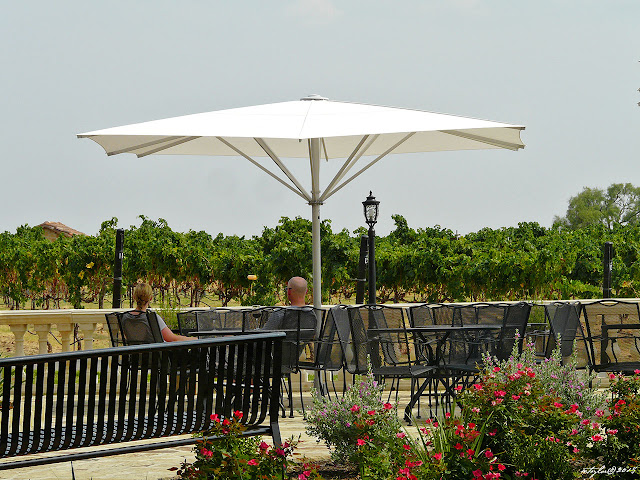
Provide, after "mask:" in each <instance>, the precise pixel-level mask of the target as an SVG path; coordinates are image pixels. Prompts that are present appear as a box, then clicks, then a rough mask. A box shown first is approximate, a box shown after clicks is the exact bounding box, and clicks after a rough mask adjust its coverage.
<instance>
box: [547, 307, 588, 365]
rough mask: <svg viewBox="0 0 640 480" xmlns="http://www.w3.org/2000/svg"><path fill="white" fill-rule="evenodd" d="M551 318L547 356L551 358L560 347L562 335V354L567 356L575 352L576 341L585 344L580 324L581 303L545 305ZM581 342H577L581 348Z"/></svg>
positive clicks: (564, 356)
mask: <svg viewBox="0 0 640 480" xmlns="http://www.w3.org/2000/svg"><path fill="white" fill-rule="evenodd" d="M545 310H546V312H547V318H548V320H549V338H548V340H547V344H546V348H545V357H547V358H549V357H550V356H551V354H552V353H553V351H554V350H555V349H556V348H557V347H558V337H560V355H561V356H562V358H567V357H569V356H571V354H572V353H573V345H574V341H575V342H577V341H578V340H579V342H580V344H582V345H583V346H585V345H584V335H583V333H582V326H581V325H580V313H579V312H580V303H578V302H553V303H550V304H548V305H545ZM580 344H578V343H576V346H577V347H578V348H579V347H580Z"/></svg>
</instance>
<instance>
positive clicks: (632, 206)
mask: <svg viewBox="0 0 640 480" xmlns="http://www.w3.org/2000/svg"><path fill="white" fill-rule="evenodd" d="M638 221H640V187H635V186H633V185H632V184H630V183H613V184H611V185H609V187H608V188H607V190H606V192H605V191H604V190H601V189H599V188H589V187H584V189H583V190H582V192H580V193H579V194H578V195H576V196H574V197H571V198H570V199H569V206H568V208H567V213H566V216H565V217H562V218H558V217H556V218H555V219H554V223H555V224H557V225H558V226H562V227H567V228H570V229H576V228H582V227H586V226H589V225H605V226H606V227H607V228H609V229H612V228H614V227H615V226H620V225H635V224H638Z"/></svg>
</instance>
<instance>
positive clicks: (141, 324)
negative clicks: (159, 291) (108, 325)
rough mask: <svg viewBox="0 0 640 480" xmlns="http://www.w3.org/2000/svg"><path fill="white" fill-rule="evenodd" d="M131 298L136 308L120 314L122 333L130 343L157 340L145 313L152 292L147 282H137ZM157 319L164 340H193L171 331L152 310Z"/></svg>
mask: <svg viewBox="0 0 640 480" xmlns="http://www.w3.org/2000/svg"><path fill="white" fill-rule="evenodd" d="M133 300H134V301H135V303H136V309H135V310H132V311H130V312H126V313H124V315H123V316H122V324H123V325H122V328H123V330H124V332H123V333H124V335H125V337H128V338H127V342H128V343H130V344H136V343H154V342H157V341H158V340H157V339H156V338H155V336H154V335H153V333H152V332H153V327H152V326H151V325H149V318H148V315H147V309H148V308H149V304H150V303H151V300H153V292H152V290H151V286H150V285H149V284H148V283H139V284H138V285H136V287H135V288H134V289H133ZM153 313H154V315H155V317H156V318H157V320H158V328H159V330H160V334H161V335H162V339H163V340H164V341H165V342H176V341H180V340H194V339H193V338H191V337H185V336H184V335H177V334H175V333H173V332H172V331H171V329H170V328H169V327H167V324H166V323H165V321H164V320H163V319H162V317H161V316H160V315H158V314H157V313H155V312H153Z"/></svg>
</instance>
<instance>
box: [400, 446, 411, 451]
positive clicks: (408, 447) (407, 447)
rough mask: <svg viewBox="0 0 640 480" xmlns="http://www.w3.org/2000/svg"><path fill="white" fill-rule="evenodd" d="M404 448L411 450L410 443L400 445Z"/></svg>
mask: <svg viewBox="0 0 640 480" xmlns="http://www.w3.org/2000/svg"><path fill="white" fill-rule="evenodd" d="M402 448H404V449H405V450H411V445H402Z"/></svg>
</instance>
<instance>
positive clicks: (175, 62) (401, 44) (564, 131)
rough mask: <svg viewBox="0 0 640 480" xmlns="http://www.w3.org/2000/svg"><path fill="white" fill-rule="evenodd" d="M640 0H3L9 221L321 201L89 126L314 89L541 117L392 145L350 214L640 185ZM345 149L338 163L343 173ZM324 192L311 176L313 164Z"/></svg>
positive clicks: (279, 208) (348, 217) (362, 183)
mask: <svg viewBox="0 0 640 480" xmlns="http://www.w3.org/2000/svg"><path fill="white" fill-rule="evenodd" d="M639 20H640V2H639V1H638V0H611V1H606V2H604V1H602V0H562V1H558V0H554V1H549V0H541V1H535V2H516V1H513V0H504V1H503V0H493V1H480V0H477V1H476V0H446V1H445V0H442V1H428V0H423V1H417V0H416V1H411V0H403V1H397V0H394V1H371V0H366V1H365V0H361V1H355V0H354V1H351V0H345V1H338V0H333V1H332V0H297V1H271V2H265V1H258V0H255V1H241V2H231V1H226V2H223V1H214V0H209V1H205V0H182V1H179V2H178V1H160V0H154V1H141V0H138V1H132V0H127V1H117V0H111V1H109V2H87V1H86V0H84V1H75V0H65V1H62V2H51V1H49V0H47V1H24V2H8V1H7V2H5V3H3V8H2V15H1V16H0V45H1V47H0V61H1V64H2V75H0V92H1V95H2V108H1V109H0V115H1V120H0V122H1V127H2V128H1V130H0V131H1V132H2V133H1V135H2V147H3V148H2V153H1V158H2V160H1V161H2V179H3V181H2V186H1V188H0V202H1V203H2V205H3V207H2V214H0V231H5V230H8V231H11V232H15V229H16V228H17V227H18V226H20V225H23V224H29V225H38V224H40V223H42V222H43V221H45V220H50V221H59V222H62V223H65V224H66V225H68V226H70V227H73V228H75V229H77V230H80V231H83V232H85V233H88V234H95V233H96V232H97V231H98V229H99V227H100V224H101V222H102V221H104V220H107V219H110V218H111V217H117V218H118V219H119V226H121V227H128V226H129V225H132V224H133V225H139V224H140V221H139V220H138V219H137V216H138V215H140V214H142V215H145V216H147V217H150V218H152V219H158V218H164V219H166V220H167V222H168V223H169V225H170V226H171V227H172V228H173V229H174V230H176V231H188V230H190V229H192V230H205V231H207V232H208V233H210V234H212V235H216V234H217V233H219V232H222V233H224V234H226V235H230V234H238V235H256V234H260V232H261V231H262V229H263V227H264V226H269V227H273V226H275V225H276V224H277V223H278V220H279V218H280V217H281V216H288V217H295V216H302V217H305V218H310V214H311V209H310V207H309V206H308V205H307V204H305V203H304V202H303V201H302V199H300V198H299V197H298V196H296V195H294V194H293V193H291V192H290V191H289V190H287V189H285V188H284V187H283V186H281V185H280V184H278V183H277V182H275V181H274V180H273V179H271V178H270V177H268V176H267V175H266V174H264V173H263V172H261V171H259V170H258V169H257V168H255V167H254V166H252V165H251V164H250V163H249V162H248V161H246V160H244V159H242V158H226V157H221V158H207V157H182V158H180V157H173V156H149V157H145V158H142V159H138V158H136V157H135V156H134V155H131V154H124V155H117V156H112V157H107V156H106V155H105V153H104V151H103V150H102V148H101V147H100V146H99V145H97V144H96V143H94V142H92V141H90V140H87V139H82V140H80V139H77V138H76V134H77V133H81V132H87V131H92V130H98V129H103V128H108V127H113V126H118V125H125V124H130V123H136V122H142V121H147V120H155V119H161V118H167V117H173V116H178V115H186V114H191V113H199V112H206V111H213V110H220V109H226V108H234V107H243V106H250V105H257V104H266V103H273V102H280V101H288V100H297V99H299V98H301V97H303V96H306V95H308V94H311V93H317V94H321V95H323V96H325V97H328V98H330V99H332V100H344V101H353V102H362V103H370V104H378V105H389V106H398V107H408V108H415V109H420V110H427V111H434V112H441V113H450V114H456V115H462V116H469V117H475V118H482V119H487V120H494V121H499V122H505V123H511V124H518V125H525V126H526V130H525V131H524V132H523V133H522V136H521V138H522V139H523V141H524V143H525V144H526V148H525V149H524V150H521V151H519V152H511V151H501V150H486V151H466V152H446V153H427V154H420V155H406V156H403V155H401V156H389V157H387V158H385V159H384V160H382V161H381V162H378V163H377V164H376V165H375V166H374V167H372V168H371V169H369V170H368V171H367V172H366V173H365V174H364V175H362V176H361V177H360V178H359V179H357V180H356V181H354V182H353V183H352V184H350V185H349V186H348V187H346V188H344V189H342V190H341V191H340V192H338V193H337V194H335V195H334V196H333V197H331V198H330V199H329V200H328V201H327V203H326V204H325V205H324V206H323V207H322V211H321V214H322V217H323V218H329V219H331V220H332V227H333V230H334V231H338V230H341V229H342V228H348V229H349V230H350V231H352V230H354V229H355V228H357V227H358V226H361V225H362V224H363V214H362V205H361V202H362V201H363V200H364V199H365V197H366V196H367V194H368V193H369V190H372V191H373V194H374V195H375V196H376V197H377V199H378V200H379V201H380V202H381V203H380V211H381V213H380V217H381V218H380V221H379V223H378V226H377V228H376V230H377V232H378V233H379V234H382V235H386V234H388V233H389V231H390V230H392V228H393V221H392V219H391V215H393V214H396V213H397V214H401V215H404V216H405V217H406V218H407V220H408V222H409V225H410V226H411V227H413V228H419V227H430V226H434V225H436V224H437V225H441V226H443V227H447V228H450V229H452V230H454V231H456V230H457V231H458V232H460V233H466V232H470V231H477V230H479V229H480V228H483V227H492V228H500V227H505V226H515V225H517V223H518V222H521V221H536V222H539V223H540V224H542V225H544V226H550V225H551V222H552V220H553V216H554V215H563V214H564V213H565V211H566V207H567V202H568V200H569V197H571V196H572V195H575V194H576V193H578V192H580V191H581V190H582V188H583V187H584V186H590V187H600V188H605V187H607V186H608V185H609V184H611V183H614V182H631V183H633V184H635V185H640V159H639V158H638V156H639V153H640V130H639V127H640V107H638V105H637V103H638V101H640V93H638V87H640V63H638V60H640V49H639V46H640V45H639V43H640V42H639V39H640V35H639V33H638V32H639V31H638V25H639V24H640V22H639ZM337 165H338V163H337V162H335V161H332V162H329V163H328V164H327V163H326V162H324V161H323V164H322V168H323V169H325V170H327V171H328V170H331V171H332V172H333V171H335V169H336V168H337ZM304 185H305V187H306V188H307V189H308V190H310V188H309V187H310V179H309V178H308V176H307V177H305V184H304Z"/></svg>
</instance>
